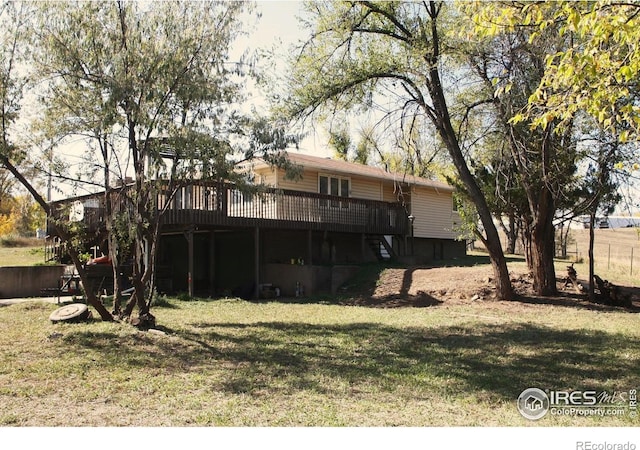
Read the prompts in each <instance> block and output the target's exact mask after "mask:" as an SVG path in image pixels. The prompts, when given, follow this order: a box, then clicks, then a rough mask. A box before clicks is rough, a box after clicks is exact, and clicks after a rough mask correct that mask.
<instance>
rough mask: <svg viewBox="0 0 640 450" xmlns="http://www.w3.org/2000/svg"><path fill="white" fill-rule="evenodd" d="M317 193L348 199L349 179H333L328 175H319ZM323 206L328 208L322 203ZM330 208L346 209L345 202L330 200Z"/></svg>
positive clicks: (347, 205)
mask: <svg viewBox="0 0 640 450" xmlns="http://www.w3.org/2000/svg"><path fill="white" fill-rule="evenodd" d="M318 192H319V193H320V194H326V195H334V196H336V197H345V198H348V197H349V178H342V177H334V176H329V175H320V176H319V177H318ZM323 206H328V204H327V202H326V201H324V203H323ZM330 206H331V207H332V208H340V207H342V208H348V207H349V204H348V203H347V202H340V201H338V200H331V204H330Z"/></svg>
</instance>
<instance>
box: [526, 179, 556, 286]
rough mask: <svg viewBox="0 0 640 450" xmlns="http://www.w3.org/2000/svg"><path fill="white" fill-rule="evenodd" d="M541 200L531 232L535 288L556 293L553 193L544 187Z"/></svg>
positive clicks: (532, 268)
mask: <svg viewBox="0 0 640 450" xmlns="http://www.w3.org/2000/svg"><path fill="white" fill-rule="evenodd" d="M540 200H541V201H540V202H539V203H538V205H537V211H536V212H537V216H536V219H535V221H534V224H533V230H532V233H531V270H532V273H533V288H534V290H535V292H536V294H538V295H544V296H548V295H556V294H557V293H558V288H557V286H556V271H555V267H554V264H553V258H554V256H555V244H554V239H555V228H554V226H553V216H554V213H555V206H554V203H553V197H552V194H551V193H550V192H549V191H548V189H546V188H543V192H542V193H541V195H540Z"/></svg>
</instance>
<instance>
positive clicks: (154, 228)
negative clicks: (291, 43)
mask: <svg viewBox="0 0 640 450" xmlns="http://www.w3.org/2000/svg"><path fill="white" fill-rule="evenodd" d="M38 7H39V8H38V13H39V14H38V21H37V26H36V27H35V29H34V31H35V33H36V37H37V38H38V39H37V40H38V42H39V43H40V47H39V52H37V54H36V56H37V60H36V62H37V69H38V72H39V73H40V74H41V76H42V79H43V80H46V82H47V84H46V86H47V89H46V92H45V93H44V98H45V99H46V101H47V103H46V115H45V117H44V118H43V121H42V126H44V127H45V128H47V129H48V130H50V131H54V132H55V133H54V134H62V135H76V136H77V135H80V136H85V137H86V138H87V139H89V140H90V141H92V142H94V143H96V150H97V151H98V155H97V158H94V160H95V161H101V163H100V164H99V165H98V166H97V167H101V168H102V172H103V173H102V174H99V176H101V177H102V178H103V182H104V186H105V188H106V195H107V204H109V203H108V202H109V199H111V201H114V199H115V198H118V200H117V202H114V203H112V204H111V206H110V209H112V211H111V214H110V215H109V217H110V221H111V222H110V224H109V228H110V230H109V231H110V235H112V237H113V234H114V233H113V231H114V228H115V226H116V225H115V224H116V223H119V224H120V227H119V231H120V232H119V235H120V236H121V242H125V243H130V244H131V245H132V249H131V255H132V258H133V276H132V284H133V286H134V288H135V291H134V295H133V296H132V299H131V301H130V303H129V304H128V305H127V307H126V308H125V310H124V312H123V315H125V316H128V315H129V314H131V312H132V309H133V307H134V305H136V304H137V306H138V310H139V311H138V313H139V318H140V320H141V321H142V322H143V323H144V322H147V323H149V324H153V321H154V318H153V316H152V315H151V314H150V312H149V308H150V303H151V298H152V294H153V291H152V286H153V281H154V274H155V254H156V249H157V243H158V237H159V233H160V223H161V215H162V213H163V207H162V205H160V204H158V202H157V199H158V198H160V197H161V196H164V197H165V198H166V199H167V200H169V199H170V198H171V196H172V194H173V192H175V191H176V189H178V188H179V187H181V186H182V185H183V184H184V183H185V182H187V180H189V179H192V178H193V177H195V176H197V177H199V178H203V179H207V178H215V179H224V178H226V177H230V176H231V172H232V165H233V164H232V161H230V160H228V158H227V157H226V155H228V154H230V153H232V152H233V151H234V148H233V146H232V139H231V136H232V135H234V134H235V135H237V136H241V134H242V133H244V131H243V128H242V127H243V124H246V120H244V119H242V118H241V117H240V116H239V115H238V113H237V112H235V111H234V107H233V105H234V104H237V102H238V101H239V100H240V99H241V90H240V87H241V85H240V83H239V80H240V78H241V76H242V72H243V70H242V69H243V68H244V65H243V64H242V62H241V61H239V62H237V63H231V62H230V61H229V60H228V52H229V46H230V43H231V42H232V40H233V39H234V37H236V36H237V35H238V34H239V33H240V27H239V17H240V14H241V13H242V12H243V11H244V10H245V9H246V8H247V7H248V5H247V4H245V3H243V2H217V1H207V2H190V1H184V2H161V3H153V4H150V3H143V2H123V1H118V2H113V3H103V2H87V3H81V4H76V3H62V4H61V3H59V2H55V3H42V4H38ZM234 77H235V78H234ZM129 174H131V175H132V176H133V178H134V181H133V184H132V186H128V187H121V188H116V187H113V186H112V184H111V182H112V180H113V179H114V178H115V179H120V181H121V183H119V184H124V183H122V181H124V180H123V178H124V177H125V176H126V175H129ZM114 193H117V197H116V195H114ZM168 204H169V202H168V201H166V202H165V205H168ZM164 208H166V206H165V207H164ZM110 244H111V248H115V247H116V246H117V245H118V243H117V242H116V240H114V239H110ZM113 256H117V255H115V254H114V255H113Z"/></svg>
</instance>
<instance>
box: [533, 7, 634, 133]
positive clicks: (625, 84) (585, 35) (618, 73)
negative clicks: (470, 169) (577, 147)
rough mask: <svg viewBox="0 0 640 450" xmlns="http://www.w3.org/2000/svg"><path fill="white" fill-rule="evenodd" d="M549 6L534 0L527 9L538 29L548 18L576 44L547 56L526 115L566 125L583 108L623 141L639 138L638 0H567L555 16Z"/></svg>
mask: <svg viewBox="0 0 640 450" xmlns="http://www.w3.org/2000/svg"><path fill="white" fill-rule="evenodd" d="M547 9H549V5H545V4H531V5H527V6H525V8H523V11H524V12H526V14H527V15H528V16H529V17H531V23H532V24H534V25H536V26H537V27H538V30H540V32H542V31H543V30H544V28H545V27H546V26H547V25H548V24H549V22H550V21H554V22H559V23H561V25H562V26H561V28H560V30H559V32H560V33H564V34H571V35H572V36H574V39H573V45H572V46H570V47H569V48H566V49H563V50H561V51H558V52H555V53H551V54H549V56H548V57H547V59H546V69H547V70H546V71H545V76H544V78H543V79H542V80H541V82H540V85H539V88H538V90H537V91H536V92H535V93H534V95H532V96H531V99H530V105H529V108H528V109H527V112H526V113H527V115H528V116H530V117H532V119H533V122H534V124H536V125H539V126H544V124H545V123H548V122H549V121H550V120H552V119H557V120H559V121H560V123H561V124H565V123H567V122H568V121H570V120H571V119H572V118H573V117H574V116H575V115H576V114H577V113H578V112H580V111H583V112H585V113H586V114H588V115H589V116H591V117H592V118H593V119H594V120H595V121H596V122H597V123H598V124H599V125H600V127H602V128H603V129H605V130H606V131H608V132H610V133H612V134H613V135H616V136H618V137H619V139H620V140H621V141H622V142H625V141H627V140H629V139H638V138H639V137H640V133H639V131H640V106H638V98H639V97H638V96H639V91H638V78H639V77H640V49H638V45H637V44H638V41H640V4H638V3H634V2H617V1H603V0H601V1H594V2H571V1H563V2H560V3H559V4H558V6H557V8H555V9H554V12H555V14H554V15H553V16H552V17H548V15H547V14H545V10H547ZM541 19H542V20H541ZM537 36H538V35H535V36H532V41H537Z"/></svg>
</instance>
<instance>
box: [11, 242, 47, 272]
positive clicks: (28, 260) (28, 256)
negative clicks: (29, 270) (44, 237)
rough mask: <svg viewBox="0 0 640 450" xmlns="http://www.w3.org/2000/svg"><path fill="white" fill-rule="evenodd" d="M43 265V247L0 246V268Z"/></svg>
mask: <svg viewBox="0 0 640 450" xmlns="http://www.w3.org/2000/svg"><path fill="white" fill-rule="evenodd" d="M43 263H44V246H42V245H41V246H39V247H3V246H0V267H13V266H35V265H37V264H43Z"/></svg>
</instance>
